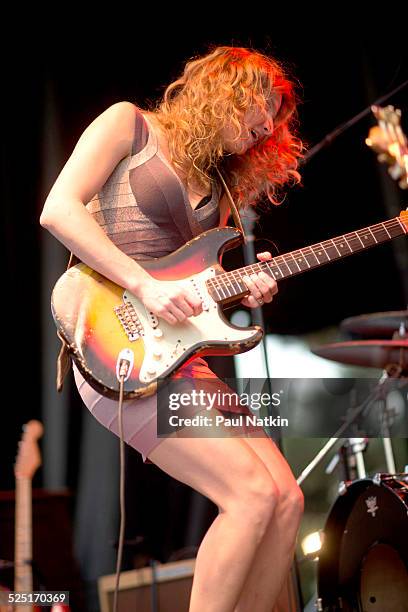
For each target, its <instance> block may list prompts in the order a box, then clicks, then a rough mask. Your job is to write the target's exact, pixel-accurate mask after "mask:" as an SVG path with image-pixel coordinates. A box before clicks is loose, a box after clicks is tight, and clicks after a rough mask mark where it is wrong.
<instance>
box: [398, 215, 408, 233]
mask: <svg viewBox="0 0 408 612" xmlns="http://www.w3.org/2000/svg"><path fill="white" fill-rule="evenodd" d="M397 221H398V223H399V225H400V226H401V229H402V231H403V232H404V234H408V229H407V228H406V227H405V225H404V224H403V223H402V221H401V219H400V218H399V217H397Z"/></svg>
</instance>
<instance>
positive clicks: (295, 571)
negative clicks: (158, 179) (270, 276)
mask: <svg viewBox="0 0 408 612" xmlns="http://www.w3.org/2000/svg"><path fill="white" fill-rule="evenodd" d="M256 219H257V215H256V213H255V212H254V210H253V209H252V208H250V209H248V210H246V211H245V213H244V214H241V221H242V225H243V227H244V230H245V234H246V238H247V240H246V243H244V244H243V246H242V249H243V254H244V261H245V265H250V264H252V263H254V262H257V261H258V260H257V258H256V254H255V247H254V242H255V236H254V233H253V230H254V226H255V222H256ZM251 318H252V322H253V323H255V324H256V325H259V326H260V327H262V329H263V330H265V329H266V328H265V319H264V316H263V311H262V307H259V308H251ZM260 345H261V350H262V355H263V361H264V366H265V372H266V377H267V384H268V387H269V395H270V397H272V394H273V390H272V381H271V375H270V370H269V360H268V351H267V347H266V333H265V334H264V337H263V338H262V340H261V342H260ZM268 408H269V407H268ZM274 442H275V443H276V445H277V446H278V448H279V450H280V451H281V453H282V455H284V452H283V448H282V434H281V428H280V427H279V429H278V436H277V438H276V439H275V438H274ZM288 589H289V591H290V592H289V593H288V601H289V602H290V603H289V605H290V606H291V608H292V603H294V605H295V610H292V609H290V610H288V612H302V610H303V608H304V601H303V595H302V589H301V584H300V574H299V566H298V560H297V558H296V554H295V555H294V557H293V563H292V567H291V569H290V576H289V580H288Z"/></svg>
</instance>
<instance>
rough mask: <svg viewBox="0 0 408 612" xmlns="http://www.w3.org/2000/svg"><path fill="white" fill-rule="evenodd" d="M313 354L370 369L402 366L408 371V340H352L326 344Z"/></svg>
mask: <svg viewBox="0 0 408 612" xmlns="http://www.w3.org/2000/svg"><path fill="white" fill-rule="evenodd" d="M312 353H314V354H315V355H318V356H319V357H325V358H326V359H331V360H332V361H339V362H340V363H347V364H351V365H359V366H366V367H369V368H380V369H385V368H386V367H387V366H390V365H394V364H397V365H400V366H401V367H402V369H403V371H405V370H408V338H406V339H402V338H401V339H399V340H352V341H350V342H335V343H333V344H324V345H323V346H320V347H319V348H317V349H313V350H312Z"/></svg>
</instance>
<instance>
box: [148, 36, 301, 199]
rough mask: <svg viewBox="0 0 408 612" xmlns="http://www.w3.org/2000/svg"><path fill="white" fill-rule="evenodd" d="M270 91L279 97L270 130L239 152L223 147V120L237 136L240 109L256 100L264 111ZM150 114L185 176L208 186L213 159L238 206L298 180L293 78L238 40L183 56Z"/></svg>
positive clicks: (298, 143)
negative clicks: (202, 53)
mask: <svg viewBox="0 0 408 612" xmlns="http://www.w3.org/2000/svg"><path fill="white" fill-rule="evenodd" d="M273 94H280V95H281V96H282V102H281V106H280V109H279V111H278V114H277V116H276V118H275V120H274V131H273V133H272V135H271V136H270V137H269V138H268V139H267V140H264V141H261V142H259V143H258V144H255V145H254V146H252V147H251V148H250V149H248V151H247V152H246V153H244V154H242V155H226V154H225V151H224V147H223V139H222V137H221V131H222V128H223V127H224V126H225V125H226V124H227V122H228V124H229V125H231V126H232V128H233V130H234V135H235V138H237V139H238V138H240V136H241V134H242V131H243V130H244V129H245V128H244V127H243V117H244V115H245V113H246V112H247V111H248V110H250V109H253V108H254V107H255V108H257V109H259V110H261V111H264V112H267V111H268V110H269V109H270V104H271V96H272V95H273ZM155 114H156V117H157V119H158V120H159V122H160V124H161V125H162V127H163V128H164V129H165V131H166V133H167V136H168V143H169V151H170V155H171V159H172V162H173V164H174V165H175V167H176V168H178V169H179V170H181V171H182V172H183V173H184V174H185V176H186V180H187V182H188V183H189V184H191V183H195V184H196V185H199V186H201V187H202V188H205V189H206V190H208V189H209V186H210V181H211V180H212V178H214V168H215V167H216V166H217V167H218V168H219V169H220V170H221V171H222V172H223V174H224V176H225V178H226V180H227V183H228V185H229V187H230V189H231V191H232V195H233V197H234V199H235V201H236V203H237V205H238V207H243V206H248V205H251V204H255V203H257V202H258V201H259V200H261V199H262V198H264V197H265V196H266V197H267V198H268V199H269V201H270V202H272V203H273V204H280V203H281V201H280V200H279V199H278V194H279V192H280V191H281V189H282V187H283V186H284V185H286V184H287V183H294V182H299V181H300V174H299V172H298V170H297V168H298V160H299V158H300V157H302V150H303V145H302V142H301V140H300V139H299V138H298V137H297V135H296V133H295V126H296V123H297V122H296V97H295V93H294V85H293V83H292V82H291V81H290V80H289V79H288V77H287V76H286V75H285V72H284V70H283V68H282V66H281V65H280V64H279V62H277V61H276V60H275V59H272V58H271V57H268V56H266V55H263V54H262V53H260V52H258V51H254V50H251V49H247V48H242V47H227V46H222V47H217V48H215V49H214V50H212V51H211V52H210V53H208V54H207V55H205V56H203V57H200V58H195V59H193V60H191V61H189V62H187V64H186V65H185V68H184V71H183V74H182V75H181V76H180V77H179V78H178V79H177V80H176V81H174V82H173V83H171V84H170V85H169V86H168V87H167V89H166V90H165V93H164V97H163V99H162V100H161V101H160V102H159V103H158V105H157V108H156V110H155Z"/></svg>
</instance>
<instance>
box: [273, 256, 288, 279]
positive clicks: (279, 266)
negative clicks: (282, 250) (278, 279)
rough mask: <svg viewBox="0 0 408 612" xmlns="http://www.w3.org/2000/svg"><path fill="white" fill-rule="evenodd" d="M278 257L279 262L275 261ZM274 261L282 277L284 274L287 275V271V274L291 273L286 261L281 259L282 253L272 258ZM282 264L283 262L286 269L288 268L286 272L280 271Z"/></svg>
mask: <svg viewBox="0 0 408 612" xmlns="http://www.w3.org/2000/svg"><path fill="white" fill-rule="evenodd" d="M278 259H279V260H280V262H279V263H278V262H277V260H278ZM274 261H275V262H276V265H277V266H278V268H279V270H280V273H281V274H282V277H283V278H285V276H287V275H288V273H289V274H292V270H291V269H290V268H289V266H288V264H287V263H286V261H285V260H284V259H283V257H282V255H279V257H277V258H276V259H274ZM282 264H283V265H284V266H286V267H287V269H288V272H286V274H285V273H284V272H282V269H281V265H282Z"/></svg>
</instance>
